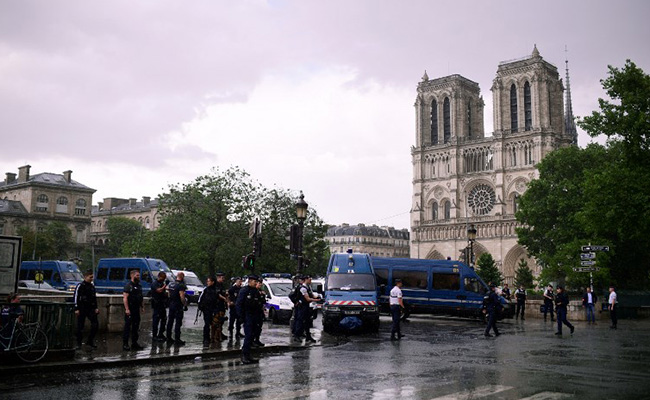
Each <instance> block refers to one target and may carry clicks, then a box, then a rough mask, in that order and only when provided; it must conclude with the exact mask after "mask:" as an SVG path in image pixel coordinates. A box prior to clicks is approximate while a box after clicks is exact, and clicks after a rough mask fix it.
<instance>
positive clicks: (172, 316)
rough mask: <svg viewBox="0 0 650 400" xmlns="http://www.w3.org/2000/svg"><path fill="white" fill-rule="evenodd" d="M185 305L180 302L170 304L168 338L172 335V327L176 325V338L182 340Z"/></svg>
mask: <svg viewBox="0 0 650 400" xmlns="http://www.w3.org/2000/svg"><path fill="white" fill-rule="evenodd" d="M183 314H184V313H183V306H182V305H180V304H171V305H170V306H169V319H168V320H167V340H170V339H171V337H172V327H174V339H175V340H181V326H182V325H183Z"/></svg>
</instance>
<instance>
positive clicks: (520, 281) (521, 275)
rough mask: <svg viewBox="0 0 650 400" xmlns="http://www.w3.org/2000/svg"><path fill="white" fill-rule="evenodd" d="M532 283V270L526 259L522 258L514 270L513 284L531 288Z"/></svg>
mask: <svg viewBox="0 0 650 400" xmlns="http://www.w3.org/2000/svg"><path fill="white" fill-rule="evenodd" d="M533 284H534V282H533V271H532V270H531V269H530V267H528V261H526V260H524V259H523V258H522V259H521V260H519V265H518V266H517V270H516V271H515V285H516V286H517V287H519V286H521V285H523V286H524V288H532V287H533Z"/></svg>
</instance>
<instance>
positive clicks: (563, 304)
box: [555, 286, 575, 335]
mask: <svg viewBox="0 0 650 400" xmlns="http://www.w3.org/2000/svg"><path fill="white" fill-rule="evenodd" d="M555 306H556V309H555V311H557V332H555V334H556V335H562V324H564V325H566V326H568V327H569V329H571V334H572V335H573V331H574V330H575V327H574V326H573V325H571V323H570V322H569V321H568V320H567V319H566V313H567V307H568V306H569V298H568V297H567V295H566V293H565V292H564V287H562V286H558V287H557V296H556V297H555Z"/></svg>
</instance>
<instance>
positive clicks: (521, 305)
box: [515, 285, 526, 321]
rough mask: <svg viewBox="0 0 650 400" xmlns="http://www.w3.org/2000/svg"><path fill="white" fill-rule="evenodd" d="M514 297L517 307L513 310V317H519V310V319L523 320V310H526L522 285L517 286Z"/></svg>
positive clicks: (524, 290) (524, 291)
mask: <svg viewBox="0 0 650 400" xmlns="http://www.w3.org/2000/svg"><path fill="white" fill-rule="evenodd" d="M515 298H516V299H517V309H516V310H515V316H516V317H515V319H518V318H519V312H520V311H521V320H522V321H523V320H525V319H526V318H524V311H526V289H524V285H521V286H519V289H517V290H515Z"/></svg>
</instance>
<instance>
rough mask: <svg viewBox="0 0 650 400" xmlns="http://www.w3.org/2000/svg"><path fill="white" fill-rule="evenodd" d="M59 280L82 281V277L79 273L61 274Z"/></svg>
mask: <svg viewBox="0 0 650 400" xmlns="http://www.w3.org/2000/svg"><path fill="white" fill-rule="evenodd" d="M61 279H63V280H64V281H79V282H81V281H83V280H84V277H83V275H81V272H62V273H61Z"/></svg>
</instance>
